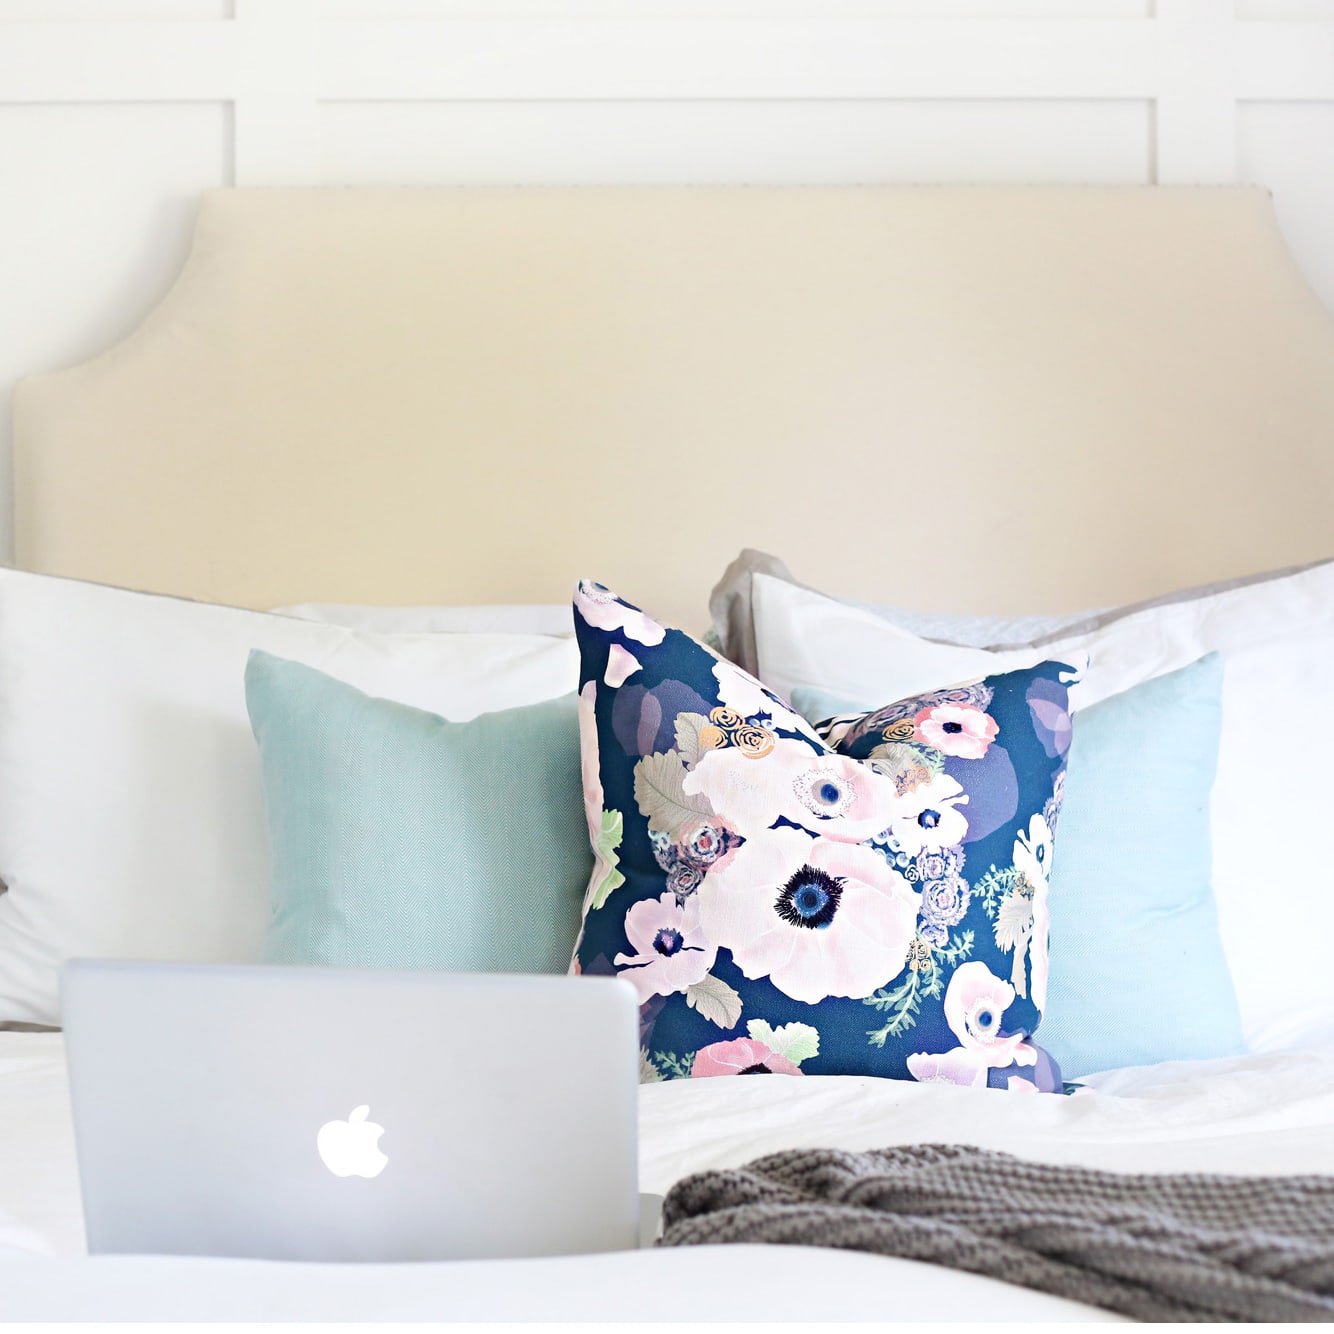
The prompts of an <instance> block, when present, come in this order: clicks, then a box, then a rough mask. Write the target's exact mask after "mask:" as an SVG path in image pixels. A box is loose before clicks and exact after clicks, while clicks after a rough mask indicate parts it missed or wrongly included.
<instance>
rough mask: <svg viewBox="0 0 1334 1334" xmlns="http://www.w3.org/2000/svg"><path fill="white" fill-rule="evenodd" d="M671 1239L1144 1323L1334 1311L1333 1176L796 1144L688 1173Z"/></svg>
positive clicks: (947, 1148) (674, 1196) (668, 1221)
mask: <svg viewBox="0 0 1334 1334" xmlns="http://www.w3.org/2000/svg"><path fill="white" fill-rule="evenodd" d="M663 1222H664V1228H665V1230H664V1235H663V1238H662V1242H661V1244H662V1245H665V1246H684V1245H703V1244H709V1243H717V1242H769V1243H777V1244H780V1245H781V1244H786V1245H801V1246H833V1247H838V1248H841V1249H845V1250H859V1251H871V1252H875V1253H877V1254H881V1255H894V1256H901V1257H903V1258H906V1259H911V1260H925V1261H928V1262H929V1263H932V1264H938V1265H945V1266H948V1267H950V1268H954V1269H963V1270H967V1271H969V1272H970V1273H974V1274H984V1275H986V1276H988V1277H990V1278H998V1279H1003V1280H1004V1281H1006V1282H1008V1283H1015V1284H1018V1285H1020V1286H1022V1287H1027V1288H1036V1289H1038V1290H1039V1291H1041V1292H1048V1293H1052V1294H1053V1295H1055V1296H1058V1297H1066V1298H1069V1299H1071V1300H1073V1301H1079V1302H1086V1303H1088V1304H1090V1305H1093V1306H1101V1307H1104V1308H1105V1309H1107V1310H1110V1311H1117V1312H1120V1313H1121V1314H1123V1315H1128V1316H1132V1317H1134V1318H1135V1319H1138V1320H1155V1321H1186V1320H1213V1321H1216V1320H1248V1321H1249V1320H1256V1321H1280V1320H1289V1321H1296V1320H1300V1321H1319V1320H1334V1178H1331V1177H1321V1176H1292V1177H1233V1176H1212V1175H1202V1174H1181V1175H1147V1174H1146V1175H1129V1174H1122V1173H1116V1172H1101V1171H1093V1170H1091V1169H1088V1168H1082V1167H1056V1166H1050V1165H1048V1164H1044V1163H1033V1162H1028V1161H1026V1160H1024V1159H1021V1158H1015V1157H1012V1156H1011V1155H1009V1154H1002V1153H994V1152H991V1151H989V1150H985V1149H975V1148H969V1147H965V1146H960V1145H949V1144H921V1145H910V1146H904V1147H898V1148H889V1149H879V1150H875V1151H872V1152H869V1153H848V1152H842V1151H839V1150H833V1149H794V1150H789V1151H787V1152H784V1153H776V1154H770V1155H769V1156H767V1157H765V1158H760V1159H758V1160H756V1161H755V1162H753V1163H751V1164H749V1165H748V1166H746V1167H743V1168H738V1169H736V1170H735V1171H712V1172H701V1173H698V1174H697V1175H695V1176H691V1177H686V1178H685V1179H684V1180H682V1181H680V1182H678V1183H677V1184H676V1185H675V1186H674V1187H673V1188H672V1190H671V1191H670V1193H669V1194H668V1196H667V1199H666V1201H665V1202H664V1205H663Z"/></svg>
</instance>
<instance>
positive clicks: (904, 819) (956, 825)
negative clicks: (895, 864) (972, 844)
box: [889, 774, 968, 857]
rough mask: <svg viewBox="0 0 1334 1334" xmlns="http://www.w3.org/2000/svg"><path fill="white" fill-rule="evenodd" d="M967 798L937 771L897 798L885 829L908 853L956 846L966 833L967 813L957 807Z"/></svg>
mask: <svg viewBox="0 0 1334 1334" xmlns="http://www.w3.org/2000/svg"><path fill="white" fill-rule="evenodd" d="M967 801H968V794H967V793H966V792H965V791H964V790H963V788H962V786H961V785H960V784H959V783H958V782H957V781H956V780H955V779H953V778H951V777H950V776H949V775H948V774H937V775H936V776H935V777H934V778H932V779H931V780H930V781H929V782H926V783H919V784H918V785H917V786H916V787H914V788H910V789H909V790H908V791H906V792H904V793H903V795H902V796H901V797H900V798H899V799H898V801H897V802H896V804H895V805H896V809H895V811H894V819H893V820H892V821H891V822H890V825H889V833H890V835H891V836H892V837H893V839H894V842H895V843H896V844H897V845H898V847H899V849H900V851H902V852H906V853H907V854H908V856H909V857H917V856H920V855H921V854H922V853H924V852H940V851H941V850H942V849H943V848H953V847H956V846H957V845H958V844H960V843H962V842H963V841H964V839H965V838H966V837H967V836H968V817H967V816H966V815H965V814H964V813H963V811H961V810H960V809H959V807H960V806H962V805H965V804H966V803H967Z"/></svg>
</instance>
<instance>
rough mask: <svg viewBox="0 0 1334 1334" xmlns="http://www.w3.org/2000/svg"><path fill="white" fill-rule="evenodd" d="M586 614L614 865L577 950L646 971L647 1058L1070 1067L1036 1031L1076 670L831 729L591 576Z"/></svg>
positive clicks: (1036, 673)
mask: <svg viewBox="0 0 1334 1334" xmlns="http://www.w3.org/2000/svg"><path fill="white" fill-rule="evenodd" d="M575 629H576V632H577V635H578V640H579V646H580V653H581V660H582V665H581V669H580V727H581V741H582V746H583V759H584V792H585V804H586V807H587V814H588V820H589V831H590V836H591V839H592V842H593V848H594V852H595V854H596V857H597V865H596V866H595V868H594V872H593V877H592V880H591V881H590V884H589V890H588V894H587V896H586V899H585V904H584V922H583V930H582V933H581V935H580V939H579V943H578V945H577V947H576V954H575V963H574V967H575V969H576V971H580V972H584V973H615V974H618V975H619V976H621V977H623V978H626V979H627V980H629V981H631V982H632V983H633V984H634V985H635V987H636V988H637V990H638V991H639V996H640V1002H641V1008H640V1016H641V1018H640V1026H641V1042H642V1047H643V1061H642V1065H643V1072H644V1078H646V1079H658V1078H677V1077H685V1076H691V1077H695V1078H699V1077H701V1076H708V1075H722V1074H774V1073H783V1074H794V1075H795V1074H861V1075H882V1076H887V1077H889V1078H897V1079H917V1080H922V1081H929V1080H940V1081H946V1082H950V1083H958V1084H967V1085H972V1086H987V1085H989V1086H991V1087H997V1088H1013V1089H1016V1090H1021V1091H1024V1092H1035V1091H1044V1092H1045V1091H1058V1090H1060V1088H1061V1081H1060V1075H1059V1072H1058V1071H1057V1069H1056V1067H1055V1065H1054V1063H1053V1062H1052V1061H1051V1060H1050V1058H1049V1057H1048V1056H1047V1055H1046V1054H1045V1053H1044V1052H1043V1051H1042V1050H1041V1049H1040V1048H1039V1047H1038V1046H1037V1045H1036V1044H1035V1043H1033V1042H1031V1041H1029V1035H1030V1034H1031V1033H1032V1032H1033V1030H1034V1029H1035V1028H1036V1026H1037V1023H1038V1020H1039V1018H1040V1015H1041V1010H1042V1006H1043V1004H1044V1001H1045V992H1046V985H1047V948H1046V946H1047V917H1048V914H1047V882H1048V869H1049V866H1050V863H1051V859H1052V851H1053V837H1054V830H1055V826H1056V819H1057V813H1058V810H1059V803H1060V797H1059V788H1060V784H1061V780H1062V776H1063V773H1064V768H1065V750H1066V748H1067V746H1068V744H1069V736H1070V728H1069V715H1068V713H1067V711H1066V690H1065V686H1066V683H1067V682H1068V681H1069V680H1071V679H1072V678H1073V672H1072V669H1071V668H1069V667H1068V666H1067V665H1065V664H1063V663H1043V664H1041V665H1039V666H1037V667H1034V668H1031V669H1029V670H1026V671H1019V672H1008V673H1005V674H1004V675H999V676H994V677H989V678H987V679H986V680H985V681H980V682H977V683H975V684H971V685H963V686H955V687H951V688H949V689H945V690H940V691H935V692H932V693H930V694H926V695H922V696H918V697H916V698H914V699H912V700H904V701H901V702H899V703H897V704H894V705H890V706H889V707H887V708H883V709H878V710H876V711H875V712H874V713H870V714H866V715H860V716H857V717H850V718H841V719H838V720H835V723H834V728H833V733H832V735H831V740H832V741H833V742H834V743H835V744H836V745H837V746H838V748H839V751H837V752H836V751H835V750H832V749H830V747H829V746H828V745H826V744H825V742H824V741H822V740H821V739H820V738H819V737H818V736H817V735H816V733H815V732H814V731H813V730H812V728H811V726H810V725H809V724H808V723H807V722H806V721H805V720H804V719H803V718H801V717H800V716H799V715H798V714H796V713H794V712H793V711H792V710H791V709H790V708H789V707H788V706H787V705H786V704H785V703H784V702H783V701H782V700H780V699H779V698H778V697H777V696H775V695H773V694H772V693H771V692H770V691H768V690H766V689H765V688H764V686H763V685H761V684H760V683H759V682H758V681H756V680H755V679H754V678H753V677H751V676H749V675H748V674H747V673H745V672H743V671H742V670H741V669H740V668H738V667H735V666H733V665H732V664H731V663H728V662H725V661H723V660H721V659H719V658H718V657H717V656H716V655H715V654H714V653H713V652H711V651H710V650H709V649H706V648H705V647H704V646H703V645H701V644H699V643H697V642H696V641H695V640H693V639H691V638H690V637H689V636H688V635H685V634H682V633H681V632H680V631H678V630H671V629H665V628H664V627H662V626H660V625H658V624H657V623H656V622H655V621H653V620H651V619H650V618H649V617H647V616H645V615H644V614H643V613H642V612H641V611H639V610H637V609H636V608H634V607H632V606H630V605H629V604H628V603H625V602H623V601H621V600H620V599H619V598H617V597H616V596H615V595H614V594H613V593H611V592H609V591H608V590H607V589H605V588H603V587H602V586H601V585H599V584H594V583H589V582H584V583H581V584H580V585H579V588H578V590H577V592H576V595H575ZM839 752H842V753H839Z"/></svg>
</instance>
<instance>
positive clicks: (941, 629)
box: [709, 547, 1103, 676]
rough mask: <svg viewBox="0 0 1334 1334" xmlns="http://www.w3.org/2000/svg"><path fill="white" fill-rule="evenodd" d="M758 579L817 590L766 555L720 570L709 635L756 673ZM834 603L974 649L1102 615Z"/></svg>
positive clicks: (1032, 637)
mask: <svg viewBox="0 0 1334 1334" xmlns="http://www.w3.org/2000/svg"><path fill="white" fill-rule="evenodd" d="M757 575H767V576H770V577H772V578H774V579H781V580H782V581H784V582H785V583H788V584H795V585H796V587H798V588H804V589H806V590H807V591H808V592H811V593H814V592H818V590H817V589H813V588H811V586H810V585H809V584H803V583H802V582H801V581H800V580H799V579H797V578H795V577H794V576H793V574H792V572H791V571H790V570H789V569H788V568H787V566H786V565H785V564H784V563H783V562H782V561H781V560H779V559H778V557H777V556H771V555H769V553H768V552H767V551H757V550H756V549H755V548H754V547H744V548H742V551H741V554H740V555H738V556H737V558H736V559H735V560H734V561H732V563H731V564H730V565H729V566H728V567H727V569H725V570H724V571H723V574H722V578H721V579H719V580H718V582H717V583H716V584H715V585H714V586H713V591H712V592H711V593H710V594H709V611H710V613H711V614H712V616H713V633H714V636H715V637H716V640H717V645H718V647H719V648H720V649H721V650H722V653H723V656H724V657H725V658H727V659H728V660H729V661H731V662H734V663H736V665H737V666H738V667H742V668H744V669H745V670H746V671H748V672H749V673H750V674H751V675H752V676H758V675H759V666H758V664H757V662H756V660H755V610H754V605H753V598H754V583H755V578H756V576H757ZM833 600H834V601H837V602H840V603H842V605H843V606H845V607H859V608H860V609H861V610H863V611H869V612H871V613H873V614H874V615H876V616H879V617H881V618H882V619H885V620H889V621H892V622H893V623H894V624H895V625H897V626H898V627H899V628H900V629H903V630H908V631H910V632H911V633H913V634H914V635H918V636H920V637H921V638H923V639H940V640H945V641H946V642H948V643H951V644H971V645H973V646H975V647H977V648H1010V647H1014V646H1016V645H1026V644H1033V643H1036V642H1037V641H1038V640H1039V639H1045V638H1047V637H1048V636H1050V635H1054V634H1059V633H1065V632H1067V631H1070V632H1073V631H1074V630H1075V628H1076V627H1079V628H1083V626H1084V623H1085V622H1088V621H1090V620H1092V619H1093V618H1094V617H1097V616H1101V615H1102V614H1103V613H1102V612H1100V611H1075V612H1060V613H1054V614H1047V613H1043V614H1039V615H1027V616H968V615H963V614H961V613H956V612H924V611H907V610H905V609H904V608H901V607H884V606H880V605H878V604H875V603H870V602H857V601H854V600H852V599H849V598H836V599H833Z"/></svg>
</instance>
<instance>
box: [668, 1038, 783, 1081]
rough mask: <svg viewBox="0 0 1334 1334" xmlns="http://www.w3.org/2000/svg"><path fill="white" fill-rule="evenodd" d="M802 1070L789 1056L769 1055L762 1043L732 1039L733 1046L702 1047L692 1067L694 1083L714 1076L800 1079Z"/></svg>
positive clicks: (751, 1039)
mask: <svg viewBox="0 0 1334 1334" xmlns="http://www.w3.org/2000/svg"><path fill="white" fill-rule="evenodd" d="M799 1074H801V1069H800V1067H799V1066H795V1065H793V1064H792V1062H791V1061H789V1060H788V1059H787V1057H786V1056H780V1055H779V1054H778V1053H777V1052H775V1051H770V1050H769V1048H768V1047H766V1046H765V1045H764V1043H763V1042H756V1041H755V1040H754V1038H733V1039H732V1040H731V1041H730V1042H715V1043H714V1044H713V1045H712V1046H709V1047H701V1048H700V1049H699V1051H697V1052H696V1053H695V1063H694V1064H693V1065H692V1066H691V1067H690V1077H691V1078H692V1079H708V1078H710V1077H711V1076H713V1075H799Z"/></svg>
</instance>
